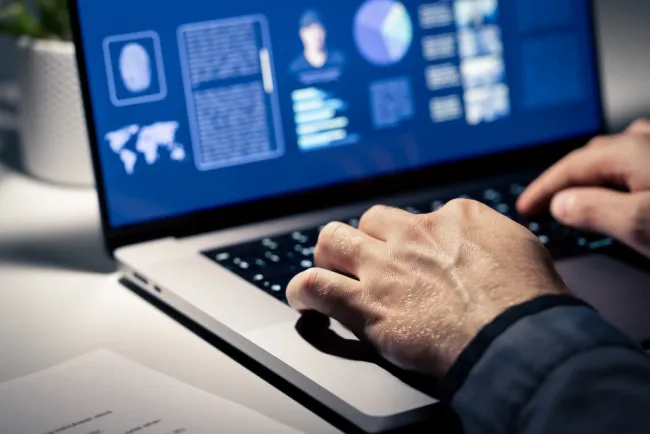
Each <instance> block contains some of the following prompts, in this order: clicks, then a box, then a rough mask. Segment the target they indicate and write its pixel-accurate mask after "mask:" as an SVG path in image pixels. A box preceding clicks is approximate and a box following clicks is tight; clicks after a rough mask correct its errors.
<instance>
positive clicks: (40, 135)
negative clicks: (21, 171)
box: [17, 38, 94, 186]
mask: <svg viewBox="0 0 650 434" xmlns="http://www.w3.org/2000/svg"><path fill="white" fill-rule="evenodd" d="M18 47H19V49H18V54H19V56H18V58H19V64H18V68H17V72H18V82H19V89H20V92H21V97H20V116H19V128H20V134H21V142H22V152H21V153H22V155H23V161H24V165H25V169H26V170H27V172H28V173H30V174H31V175H33V176H35V177H37V178H39V179H42V180H45V181H49V182H53V183H57V184H67V185H78V186H91V185H93V182H94V178H93V173H92V164H91V159H90V146H89V144H88V134H87V132H86V122H85V117H84V113H83V109H82V103H81V91H80V87H79V79H78V76H77V63H76V60H75V54H74V53H75V49H74V45H73V44H72V43H71V42H61V41H45V40H31V39H27V38H23V39H20V40H19V41H18Z"/></svg>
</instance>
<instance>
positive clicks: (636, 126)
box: [627, 119, 650, 134]
mask: <svg viewBox="0 0 650 434" xmlns="http://www.w3.org/2000/svg"><path fill="white" fill-rule="evenodd" d="M627 132H628V133H633V134H650V120H648V119H639V120H637V121H634V122H633V123H632V124H631V125H630V126H629V127H628V129H627Z"/></svg>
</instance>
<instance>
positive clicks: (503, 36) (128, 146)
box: [77, 0, 600, 227]
mask: <svg viewBox="0 0 650 434" xmlns="http://www.w3.org/2000/svg"><path fill="white" fill-rule="evenodd" d="M77 1H78V10H79V19H80V26H81V34H82V39H83V46H84V50H85V52H84V55H85V59H86V71H84V72H85V73H86V74H87V77H88V83H89V88H90V89H89V90H90V97H91V98H90V99H91V104H92V108H93V113H94V121H95V125H96V133H97V137H96V145H97V146H98V147H99V155H100V163H101V164H100V165H101V169H102V173H103V177H104V183H105V191H104V195H105V199H106V201H107V206H108V214H109V223H110V225H111V226H112V227H123V226H126V225H133V224H138V223H143V222H148V221H153V220H156V219H160V218H166V217H173V216H179V215H183V214H187V213H190V212H194V211H200V210H206V209H212V208H218V207H222V206H226V205H231V204H235V203H240V202H246V201H251V200H255V199H260V198H266V197H272V196H277V195H282V194H288V193H291V192H297V191H305V190H309V189H313V188H317V187H322V186H327V185H333V184H338V183H344V182H350V181H354V180H358V179H361V178H367V177H373V176H378V175H383V174H387V173H392V172H398V171H404V170H408V169H411V168H416V167H423V166H428V165H432V164H439V163H442V162H446V161H452V160H462V159H468V158H471V157H476V156H480V155H486V154H492V153H495V152H501V151H504V150H509V149H515V148H522V147H526V146H531V145H534V144H542V143H546V142H552V141H557V140H560V139H565V138H570V137H575V136H579V135H583V134H589V133H593V132H595V131H597V130H598V129H599V127H600V125H599V120H600V116H599V113H600V106H599V104H600V101H599V100H598V92H597V82H596V81H597V76H596V70H595V66H594V65H595V60H594V59H593V52H592V50H593V40H592V33H591V21H590V15H589V6H588V0H573V1H560V0H553V1H550V2H533V1H530V0H455V1H453V0H430V1H415V0H365V1H350V0H309V1H288V0H279V1H268V0H237V1H228V2H223V1H201V0H184V1H173V0H112V1H96V0H77ZM542 3H543V5H544V6H543V7H542V6H540V5H541V4H542Z"/></svg>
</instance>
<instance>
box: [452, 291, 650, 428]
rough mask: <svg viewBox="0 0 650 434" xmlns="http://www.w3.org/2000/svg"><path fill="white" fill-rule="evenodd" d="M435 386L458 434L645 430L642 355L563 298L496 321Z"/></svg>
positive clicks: (647, 387)
mask: <svg viewBox="0 0 650 434" xmlns="http://www.w3.org/2000/svg"><path fill="white" fill-rule="evenodd" d="M649 310H650V307H649ZM442 384H443V391H444V392H445V394H444V397H445V398H446V400H447V403H448V404H450V405H451V407H452V408H453V409H454V410H455V411H456V413H457V414H458V416H459V418H460V420H461V423H462V425H463V429H464V430H465V433H466V434H479V433H481V434H482V433H486V434H487V433H492V434H500V433H504V434H505V433H509V434H514V433H518V434H542V433H544V434H546V433H550V434H565V433H566V434H581V433H585V434H587V433H589V434H600V433H603V434H605V433H617V434H618V433H620V434H636V433H639V434H641V433H643V434H648V433H650V358H648V356H647V355H646V354H645V353H644V352H643V350H642V349H641V348H640V347H638V346H637V345H636V344H634V343H633V342H632V341H630V340H629V339H628V338H627V337H626V336H625V335H623V334H622V333H621V332H619V331H618V330H617V329H615V328H614V327H613V326H611V325H610V324H609V323H607V322H606V321H605V320H604V319H603V318H602V317H601V316H600V315H599V314H598V313H597V312H595V311H594V310H593V309H592V308H590V307H588V306H585V305H583V304H582V303H580V302H578V301H577V300H575V299H570V298H568V297H567V296H560V297H555V296H552V297H545V298H543V299H537V300H534V301H532V302H529V303H527V304H525V305H521V306H517V307H515V308H513V309H511V310H509V311H508V312H506V313H505V314H504V315H502V316H501V317H499V318H497V319H496V320H495V322H494V323H492V324H490V325H489V326H488V327H486V328H485V329H484V330H483V331H482V332H481V334H479V336H477V338H476V339H475V340H474V341H473V342H472V343H471V344H470V345H469V346H468V347H467V348H466V349H465V351H464V352H463V354H462V355H461V357H460V358H459V360H458V362H457V363H456V365H455V366H454V367H453V368H452V369H451V370H450V372H449V374H448V376H447V378H445V379H444V381H443V383H442Z"/></svg>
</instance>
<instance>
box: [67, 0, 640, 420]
mask: <svg viewBox="0 0 650 434" xmlns="http://www.w3.org/2000/svg"><path fill="white" fill-rule="evenodd" d="M71 10H72V24H73V27H74V33H75V40H76V44H77V54H78V61H79V69H80V77H81V83H82V88H83V94H84V100H85V107H86V115H87V120H88V129H89V133H90V139H91V143H92V149H93V157H94V164H95V172H96V179H97V185H98V191H99V197H100V203H101V211H102V217H103V228H104V233H105V238H106V244H107V246H108V248H109V249H110V251H111V252H112V253H114V255H115V257H116V258H117V260H118V261H119V263H120V265H121V267H122V269H123V271H124V273H125V275H127V276H129V277H131V278H132V279H134V280H135V281H137V282H138V283H139V284H140V285H141V286H142V287H143V288H144V289H145V290H146V291H147V292H148V293H150V294H151V295H153V296H155V297H157V298H158V299H159V300H161V301H162V302H164V303H165V304H167V305H169V306H171V307H173V308H174V309H175V310H177V311H179V312H181V313H182V314H183V315H185V316H187V317H188V318H189V319H191V320H192V321H194V322H196V323H198V324H200V325H201V326H203V327H204V328H206V329H208V330H209V331H211V332H213V333H214V334H216V335H217V336H218V337H220V338H222V339H224V340H225V341H227V342H228V343H230V344H231V345H233V346H235V347H236V348H238V349H239V350H241V351H243V352H245V353H246V354H247V355H248V356H250V357H252V358H253V359H255V360H256V361H258V362H260V363H261V364H263V365H264V366H265V367H267V368H268V369H269V370H271V371H273V372H274V373H275V374H277V375H279V376H281V377H282V378H283V379H285V380H286V381H288V382H289V383H291V384H292V385H294V386H296V387H298V388H299V389H301V390H302V391H303V392H305V393H307V394H309V395H310V396H311V397H313V398H314V399H315V400H317V401H318V402H320V403H321V404H323V405H324V406H326V407H327V408H328V409H330V410H332V411H333V412H335V413H336V414H338V415H339V416H341V417H342V418H343V419H345V420H347V421H349V422H350V423H351V424H353V425H355V426H356V427H358V428H360V429H362V430H365V431H369V432H380V431H384V430H388V429H393V428H398V427H401V426H405V425H407V424H411V423H414V422H416V421H418V420H420V419H421V418H423V417H424V416H425V415H427V414H428V413H430V411H431V410H432V406H434V404H435V403H436V401H435V399H434V398H433V397H432V396H430V395H429V394H428V393H425V391H422V390H420V389H418V388H414V387H411V386H410V385H407V382H404V381H403V380H402V379H401V377H400V375H394V373H392V372H391V369H387V367H386V366H385V365H383V364H382V363H375V362H374V361H373V360H374V359H373V357H365V356H360V354H363V351H361V352H359V351H356V350H354V349H353V350H352V351H348V350H350V344H351V343H352V344H355V343H357V341H356V340H355V338H354V336H352V335H351V334H350V333H349V332H348V331H346V330H345V329H343V327H341V326H340V325H339V324H337V323H332V324H331V325H330V327H331V332H333V333H330V334H329V335H328V336H329V337H332V336H335V337H336V339H339V340H340V341H339V343H340V344H336V343H335V344H334V345H329V346H328V345H324V344H323V342H322V341H320V340H319V339H320V338H319V337H318V336H316V335H317V333H316V334H314V336H311V335H310V332H307V333H305V330H304V329H301V327H299V319H300V317H299V315H298V314H297V313H295V312H294V311H292V310H291V308H290V307H289V306H288V305H287V300H286V297H285V288H286V285H287V283H288V282H289V281H290V279H291V278H292V276H294V275H295V274H296V273H298V272H300V271H302V270H305V269H308V268H310V267H312V266H313V265H314V263H313V251H314V245H315V243H316V241H317V237H318V233H319V228H320V227H321V225H323V224H325V223H327V222H329V221H331V220H341V221H345V222H348V223H349V224H351V225H356V224H358V218H359V217H360V216H361V214H362V213H363V212H364V211H365V210H366V209H367V208H368V207H370V206H371V205H373V204H376V203H383V204H390V205H395V206H399V207H403V208H405V209H407V210H409V211H411V212H413V213H426V212H432V211H435V210H437V209H438V208H440V207H441V206H443V205H444V204H445V202H446V201H448V200H450V199H451V198H454V197H458V196H463V197H469V198H473V199H476V200H479V201H482V202H484V203H486V204H488V205H490V206H492V207H493V208H494V209H495V210H497V211H499V212H501V213H503V214H505V215H507V216H510V217H511V218H513V219H515V220H517V221H519V222H520V223H521V224H524V225H526V226H527V227H528V228H529V229H530V230H531V231H533V232H534V233H536V234H537V235H538V236H539V239H540V240H541V241H542V242H543V243H544V244H545V245H547V246H548V248H549V250H550V251H551V253H552V254H553V255H554V257H555V258H556V260H557V261H558V262H557V264H558V267H559V269H560V271H561V273H562V274H563V276H564V277H565V278H566V279H567V280H568V281H569V283H570V285H571V287H572V288H573V290H574V291H575V292H576V294H578V295H580V296H582V297H584V298H586V299H587V300H588V301H590V302H591V303H593V304H594V305H595V306H596V307H597V308H600V309H601V310H602V311H603V312H604V313H605V315H607V316H608V317H609V318H610V319H611V320H612V321H613V322H614V323H615V324H617V325H618V326H619V327H621V328H622V329H623V330H625V331H626V332H628V333H629V334H631V335H632V336H633V337H634V338H635V339H643V338H648V337H650V333H649V332H650V324H649V321H650V319H649V318H650V315H647V311H646V308H647V306H650V291H647V289H648V288H650V278H649V277H648V275H647V274H644V272H642V271H641V270H640V268H639V267H638V266H635V265H631V264H629V263H627V262H624V261H622V260H620V259H617V258H616V255H626V257H627V256H628V255H627V253H628V252H627V251H626V250H625V249H624V248H622V247H621V246H619V245H617V244H616V243H615V242H614V241H613V240H611V239H609V238H606V237H602V236H599V235H596V234H585V233H579V232H576V231H573V230H570V229H568V228H566V227H563V226H561V225H559V224H558V223H556V222H554V221H553V220H552V219H550V218H549V217H548V216H539V217H538V218H532V219H530V218H529V219H525V218H522V217H520V216H518V215H517V214H516V212H515V207H514V204H515V201H516V199H517V196H518V195H519V194H520V193H521V192H522V190H523V189H524V187H525V185H526V183H527V182H529V181H530V180H531V179H532V178H533V177H534V176H535V175H536V174H538V173H539V171H540V170H542V169H543V168H544V167H546V166H547V165H548V164H550V163H552V162H553V161H554V160H556V159H557V158H559V157H560V156H562V155H563V154H564V153H566V152H568V151H569V150H571V149H574V148H576V147H578V146H581V145H583V144H585V143H586V142H587V141H588V140H589V139H590V138H591V137H593V136H594V135H596V134H599V133H601V132H602V130H603V128H602V127H603V117H602V111H601V97H600V92H599V77H598V69H597V59H596V47H595V38H594V34H593V28H592V16H591V6H590V2H589V1H588V0H575V1H571V2H569V1H566V0H547V1H545V2H528V1H514V0H512V1H506V0H501V1H497V0H456V1H451V0H439V1H436V0H428V1H416V0H366V1H350V0H308V1H274V2H270V1H267V0H237V1H231V2H222V1H201V0H185V1H182V2H179V1H172V0H112V1H110V2H101V1H95V0H75V1H72V2H71ZM629 257H630V258H633V256H631V255H629ZM297 324H298V326H297Z"/></svg>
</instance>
